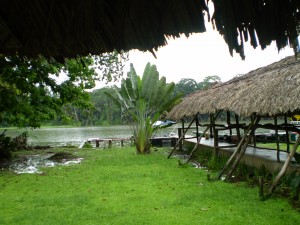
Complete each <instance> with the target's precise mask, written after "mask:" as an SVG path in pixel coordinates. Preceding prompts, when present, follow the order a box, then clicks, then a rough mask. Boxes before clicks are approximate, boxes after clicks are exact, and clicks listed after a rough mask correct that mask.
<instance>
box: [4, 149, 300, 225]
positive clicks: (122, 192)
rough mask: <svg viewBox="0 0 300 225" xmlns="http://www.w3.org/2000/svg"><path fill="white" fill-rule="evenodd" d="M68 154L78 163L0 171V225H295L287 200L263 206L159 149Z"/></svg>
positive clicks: (238, 187)
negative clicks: (24, 171)
mask: <svg viewBox="0 0 300 225" xmlns="http://www.w3.org/2000/svg"><path fill="white" fill-rule="evenodd" d="M65 151H71V150H70V149H68V150H67V149H66V150H65ZM72 151H76V152H74V154H76V155H77V156H78V157H84V160H83V162H82V163H81V164H79V165H73V166H58V167H54V168H44V169H43V174H22V175H16V174H13V173H12V172H8V171H1V172H0V199H1V200H0V212H1V216H0V224H9V225H12V224H22V225H26V224H31V225H32V224H43V225H50V224H51V225H54V224H55V225H59V224H63V225H66V224H72V225H73V224H84V225H88V224H118V225H121V224H126V225H128V224H135V225H136V224H149V225H150V224H151V225H154V224H155V225H156V224H157V225H160V224H168V225H169V224H189V225H190V224H203V225H209V224H213V225H218V224H222V225H224V224H225V225H226V224H230V225H234V224H274V225H276V224H278V225H282V224H289V225H292V224H299V219H300V214H299V213H298V212H297V211H295V210H294V209H292V208H291V206H290V205H289V204H288V202H287V201H286V200H283V199H277V198H273V199H270V200H268V201H265V202H262V201H260V200H259V198H258V190H257V189H256V188H247V187H246V186H245V185H244V184H243V183H235V184H228V183H224V182H222V181H218V182H209V181H207V178H206V177H207V175H206V172H205V171H204V170H200V169H196V168H193V167H191V166H188V167H180V166H179V165H178V160H177V159H174V158H172V159H170V160H167V159H166V155H165V151H166V149H163V148H162V149H159V150H158V151H156V152H152V153H151V154H149V155H136V154H135V149H134V148H122V149H120V148H119V149H109V150H95V149H82V150H77V149H76V150H72Z"/></svg>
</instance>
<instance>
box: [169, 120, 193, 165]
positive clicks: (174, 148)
mask: <svg viewBox="0 0 300 225" xmlns="http://www.w3.org/2000/svg"><path fill="white" fill-rule="evenodd" d="M194 120H195V118H193V119H192V121H191V122H190V124H189V126H188V127H187V128H186V130H185V131H183V133H184V134H185V133H186V132H187V131H188V129H189V128H190V127H191V126H192V124H193V122H194ZM182 138H183V135H182V136H179V129H178V140H177V143H176V145H175V146H174V147H173V150H172V151H171V152H170V154H169V155H168V157H167V158H168V159H169V158H170V157H171V155H172V154H173V152H174V151H175V150H176V148H177V146H178V145H179V143H180V142H181V140H182Z"/></svg>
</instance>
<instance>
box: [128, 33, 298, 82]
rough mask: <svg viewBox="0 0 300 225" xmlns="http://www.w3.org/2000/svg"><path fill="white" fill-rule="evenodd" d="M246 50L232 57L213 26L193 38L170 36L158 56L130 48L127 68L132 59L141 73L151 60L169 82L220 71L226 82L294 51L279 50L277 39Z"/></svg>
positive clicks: (196, 77)
mask: <svg viewBox="0 0 300 225" xmlns="http://www.w3.org/2000/svg"><path fill="white" fill-rule="evenodd" d="M245 54H246V59H245V60H242V59H241V57H240V56H239V55H238V54H236V53H234V55H233V57H232V56H231V55H230V53H229V50H228V47H227V44H226V43H225V41H224V40H223V37H222V36H220V35H219V34H218V32H217V31H214V30H211V29H210V30H208V31H207V32H206V33H202V34H193V35H191V36H190V37H189V38H186V37H185V36H183V37H181V38H178V39H175V40H174V39H171V40H169V41H168V45H167V46H165V47H162V48H160V49H159V50H158V51H157V52H156V56H157V58H156V59H155V58H154V56H153V55H152V54H151V53H149V52H140V51H137V50H135V51H130V53H129V61H128V62H127V63H126V66H125V69H124V72H125V73H127V72H128V71H129V65H130V63H133V65H134V68H135V69H136V71H137V73H138V75H142V74H143V71H144V68H145V66H146V64H147V62H150V63H152V64H155V65H156V66H157V68H158V71H159V74H160V76H165V77H166V78H167V82H172V81H173V82H175V83H177V82H178V81H179V80H180V79H181V78H193V79H195V80H196V81H197V82H200V81H202V80H203V78H204V77H206V76H210V75H218V76H219V77H220V78H221V80H222V81H223V82H224V81H227V80H229V79H231V78H233V77H234V76H236V75H238V74H245V73H248V72H249V71H251V70H254V69H257V68H259V67H263V66H267V65H269V64H271V63H273V62H276V61H279V60H280V59H282V58H285V57H286V56H289V55H293V54H294V53H293V49H292V48H289V47H286V48H285V49H283V50H281V51H280V52H279V53H278V50H277V48H276V45H275V43H273V44H272V45H270V46H268V47H267V48H266V49H265V50H263V51H262V50H261V49H260V47H257V48H256V49H253V48H252V47H251V46H250V44H249V43H247V44H246V45H245Z"/></svg>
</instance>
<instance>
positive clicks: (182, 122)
mask: <svg viewBox="0 0 300 225" xmlns="http://www.w3.org/2000/svg"><path fill="white" fill-rule="evenodd" d="M181 127H182V131H183V132H181V135H182V139H181V141H180V142H179V146H178V148H179V150H180V151H182V145H183V143H182V140H183V139H184V136H185V132H184V119H181Z"/></svg>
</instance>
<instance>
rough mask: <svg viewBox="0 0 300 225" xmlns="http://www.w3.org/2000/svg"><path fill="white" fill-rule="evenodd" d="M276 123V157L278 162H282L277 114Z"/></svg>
mask: <svg viewBox="0 0 300 225" xmlns="http://www.w3.org/2000/svg"><path fill="white" fill-rule="evenodd" d="M274 125H275V137H276V158H277V162H280V146H279V136H278V127H277V125H278V124H277V116H274Z"/></svg>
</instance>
